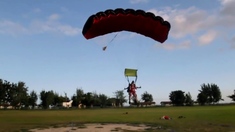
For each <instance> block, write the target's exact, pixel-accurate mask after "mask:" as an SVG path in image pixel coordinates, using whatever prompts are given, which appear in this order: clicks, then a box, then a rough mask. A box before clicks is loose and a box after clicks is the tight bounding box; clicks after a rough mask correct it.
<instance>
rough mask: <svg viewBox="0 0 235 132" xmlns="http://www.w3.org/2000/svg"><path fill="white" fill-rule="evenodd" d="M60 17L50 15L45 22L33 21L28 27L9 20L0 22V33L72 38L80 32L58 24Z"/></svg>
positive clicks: (77, 29)
mask: <svg viewBox="0 0 235 132" xmlns="http://www.w3.org/2000/svg"><path fill="white" fill-rule="evenodd" d="M59 19H60V16H59V15H58V14H52V15H50V16H49V17H48V19H47V20H45V21H43V20H34V21H32V22H31V24H30V25H29V26H28V27H25V26H23V25H21V24H20V23H15V22H12V21H10V20H2V21H1V20H0V33H1V34H9V35H15V36H16V35H23V34H26V33H27V34H38V33H53V34H54V33H56V34H63V35H67V36H74V35H77V34H79V33H80V32H81V29H79V28H75V27H72V26H70V25H67V24H62V23H60V22H59Z"/></svg>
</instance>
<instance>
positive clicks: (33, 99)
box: [29, 90, 38, 109]
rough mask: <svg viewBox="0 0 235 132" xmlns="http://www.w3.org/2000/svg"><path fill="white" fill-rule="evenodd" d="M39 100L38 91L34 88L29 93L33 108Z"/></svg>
mask: <svg viewBox="0 0 235 132" xmlns="http://www.w3.org/2000/svg"><path fill="white" fill-rule="evenodd" d="M37 100H38V95H37V93H36V92H35V91H34V90H33V91H31V92H30V94H29V105H31V106H32V109H34V107H35V106H36V105H37Z"/></svg>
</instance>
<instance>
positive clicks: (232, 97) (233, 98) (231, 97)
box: [228, 90, 235, 101]
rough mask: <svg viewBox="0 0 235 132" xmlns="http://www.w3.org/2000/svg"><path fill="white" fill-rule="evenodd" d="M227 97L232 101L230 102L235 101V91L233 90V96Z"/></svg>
mask: <svg viewBox="0 0 235 132" xmlns="http://www.w3.org/2000/svg"><path fill="white" fill-rule="evenodd" d="M228 97H229V98H230V99H232V101H235V90H234V94H232V95H229V96H228Z"/></svg>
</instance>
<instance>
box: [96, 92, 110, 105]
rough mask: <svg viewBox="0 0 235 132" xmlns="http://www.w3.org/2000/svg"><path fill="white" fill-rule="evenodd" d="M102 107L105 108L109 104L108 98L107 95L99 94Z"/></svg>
mask: <svg viewBox="0 0 235 132" xmlns="http://www.w3.org/2000/svg"><path fill="white" fill-rule="evenodd" d="M98 98H99V100H100V106H101V107H102V108H103V107H105V106H106V105H107V104H108V97H107V96H106V95H105V94H99V97H98Z"/></svg>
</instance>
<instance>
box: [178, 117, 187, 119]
mask: <svg viewBox="0 0 235 132" xmlns="http://www.w3.org/2000/svg"><path fill="white" fill-rule="evenodd" d="M178 118H179V119H182V118H186V117H185V116H179V117H178Z"/></svg>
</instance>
